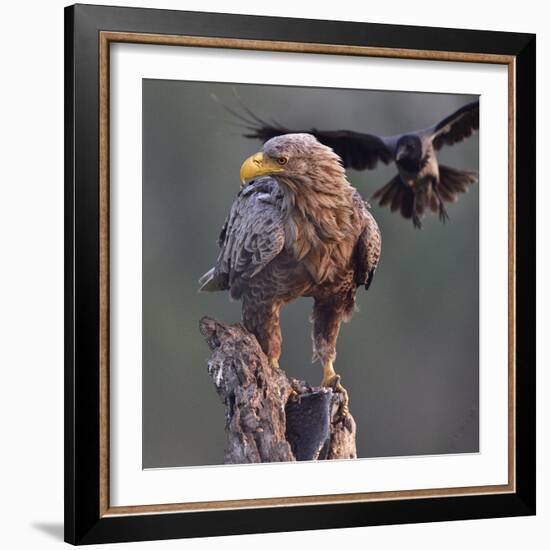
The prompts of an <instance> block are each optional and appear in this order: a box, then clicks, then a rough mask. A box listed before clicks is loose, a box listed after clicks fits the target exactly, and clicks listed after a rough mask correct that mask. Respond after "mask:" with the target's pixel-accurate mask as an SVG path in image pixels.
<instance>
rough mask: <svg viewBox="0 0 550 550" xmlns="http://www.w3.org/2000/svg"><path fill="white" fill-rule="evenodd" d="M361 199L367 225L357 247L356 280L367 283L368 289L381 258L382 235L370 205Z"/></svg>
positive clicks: (357, 282) (363, 283)
mask: <svg viewBox="0 0 550 550" xmlns="http://www.w3.org/2000/svg"><path fill="white" fill-rule="evenodd" d="M359 200H361V203H362V204H361V206H362V209H363V212H364V215H365V219H366V225H365V229H364V230H363V232H362V233H361V235H360V236H359V239H358V241H357V244H356V247H355V282H356V284H357V286H360V285H365V288H366V289H367V290H368V289H369V287H370V284H371V282H372V279H373V277H374V273H375V271H376V268H377V267H378V262H379V260H380V251H381V249H382V235H381V234H380V229H379V228H378V224H377V223H376V220H375V219H374V217H373V216H372V214H371V213H370V211H369V208H368V205H367V204H365V203H364V202H363V201H362V199H361V198H360V197H359Z"/></svg>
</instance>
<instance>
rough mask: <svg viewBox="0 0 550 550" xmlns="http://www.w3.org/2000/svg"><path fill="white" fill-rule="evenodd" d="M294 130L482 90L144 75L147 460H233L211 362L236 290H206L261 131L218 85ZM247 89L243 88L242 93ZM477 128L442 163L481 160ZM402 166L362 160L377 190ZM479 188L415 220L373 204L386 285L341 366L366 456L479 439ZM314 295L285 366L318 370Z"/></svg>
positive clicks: (398, 112) (294, 373) (372, 124)
mask: <svg viewBox="0 0 550 550" xmlns="http://www.w3.org/2000/svg"><path fill="white" fill-rule="evenodd" d="M212 94H214V95H215V96H216V97H217V98H218V99H219V101H220V102H221V103H222V104H224V105H227V106H229V107H231V108H233V109H236V110H239V108H240V107H239V101H242V102H243V104H244V105H246V106H247V107H249V108H250V109H251V110H252V111H253V112H255V113H257V114H258V115H260V116H261V117H263V118H267V119H270V118H274V119H276V120H278V121H279V122H281V123H282V124H285V125H287V126H289V127H291V128H296V129H307V128H310V127H317V128H322V129H342V128H346V129H353V130H358V131H366V132H371V133H376V134H380V135H391V134H395V133H402V132H405V131H407V130H413V129H418V128H424V127H427V126H431V125H432V124H434V123H435V122H437V121H439V120H440V119H442V118H443V117H444V116H446V115H448V114H450V113H451V112H452V111H453V110H455V109H457V108H458V107H460V106H462V105H464V104H466V103H468V102H470V101H473V100H474V98H473V97H471V96H464V95H447V94H427V93H411V92H406V93H404V92H381V91H365V90H342V89H330V88H305V87H283V86H262V85H243V84H236V85H231V84H216V83H202V82H181V81H161V80H144V81H143V467H144V468H154V467H175V466H191V465H206V464H221V463H222V462H223V449H224V445H225V433H224V422H225V420H224V407H223V405H222V404H221V402H220V400H219V398H218V396H217V394H216V392H215V389H214V385H213V383H212V381H211V379H210V377H209V375H208V373H207V368H206V362H207V359H208V357H209V355H210V354H209V350H208V348H207V346H206V344H205V342H204V341H203V339H202V337H201V336H200V334H199V331H198V321H199V319H200V318H201V317H202V316H203V315H211V316H214V317H216V318H218V319H220V320H224V321H228V322H238V321H239V320H240V303H238V302H233V303H232V302H230V301H229V298H228V295H227V293H216V294H198V292H197V287H198V285H197V280H198V279H199V277H200V276H201V275H202V274H203V273H204V272H205V271H207V270H208V269H209V268H210V267H212V265H213V264H214V262H215V259H216V256H217V254H218V248H217V244H216V242H217V237H218V233H219V230H220V228H221V226H222V223H223V221H224V219H225V217H226V215H227V212H228V210H229V208H230V206H231V203H232V201H233V199H234V197H235V195H236V193H237V192H238V189H239V168H240V165H241V163H242V161H243V160H244V159H245V158H246V157H248V156H249V155H251V154H252V153H254V152H255V151H257V150H258V149H259V148H260V146H261V144H260V143H259V142H257V141H251V140H247V139H245V138H243V137H242V136H241V133H242V130H241V129H240V128H239V127H238V126H237V125H236V124H235V122H236V119H235V118H234V117H232V116H231V115H230V114H228V113H227V112H226V110H225V109H224V108H223V106H222V105H221V104H220V103H219V102H217V101H215V100H214V99H213V97H212ZM237 96H238V98H240V99H238V98H237ZM478 149H479V145H478V137H477V134H476V135H474V136H473V137H472V138H471V139H469V140H467V141H465V142H463V143H460V144H458V145H455V146H454V147H447V148H444V149H443V150H442V151H441V152H440V153H439V160H440V162H441V163H443V164H448V165H450V166H453V167H456V168H461V169H468V170H474V171H477V169H478V162H479V159H478ZM395 171H396V168H395V166H389V167H386V166H380V167H379V168H378V169H376V170H374V171H367V172H356V171H353V170H351V171H349V172H348V178H349V180H350V182H351V183H352V185H354V186H355V187H356V188H357V189H358V190H359V191H360V193H361V194H362V195H363V197H364V198H365V199H368V197H370V196H371V195H372V193H373V192H374V191H375V190H376V189H378V187H380V186H381V185H383V184H384V183H386V182H387V181H388V180H389V179H390V178H391V177H393V175H394V173H395ZM478 199H479V196H478V186H477V185H475V186H474V187H473V188H472V189H471V190H470V192H469V193H467V194H465V195H463V196H462V197H461V198H460V200H459V201H458V202H457V203H455V204H452V205H450V206H448V211H449V214H450V222H448V223H447V224H446V225H442V224H441V223H439V221H438V220H437V218H436V217H435V216H432V215H430V216H427V217H426V218H425V219H424V228H423V230H421V231H418V230H415V229H414V228H413V226H412V223H411V222H410V221H406V220H404V219H402V218H401V217H400V216H399V215H397V214H395V213H394V214H392V213H390V212H389V210H388V209H387V208H378V207H376V206H375V205H373V208H372V211H373V214H374V216H375V218H376V220H377V221H378V224H379V225H380V228H381V231H382V240H383V246H382V257H381V262H380V266H379V269H378V271H377V273H376V276H375V278H374V281H373V284H372V286H371V289H370V290H369V291H368V292H365V291H364V290H363V289H359V292H358V300H357V301H358V306H359V309H360V311H359V312H357V313H356V314H355V315H354V317H353V319H352V321H351V322H350V323H348V324H345V325H343V327H342V331H341V334H340V337H339V340H338V357H337V360H336V364H335V366H336V370H337V372H339V373H340V374H341V375H342V382H343V384H344V385H345V386H346V388H347V389H348V391H349V394H350V407H351V412H352V414H353V416H354V417H355V420H356V422H357V426H358V429H357V451H358V456H359V457H383V456H396V455H400V456H404V455H418V454H442V453H463V452H477V451H478V449H479V430H478V420H479V418H478V416H479V399H478V397H479V396H478V370H479V369H478V334H479V332H478V290H479V286H478V274H479V266H478V251H479V249H478V237H479V224H478ZM311 306H312V301H311V299H307V298H303V299H301V300H298V301H296V302H294V303H292V304H290V305H289V306H288V307H287V308H286V309H284V310H283V313H282V330H283V355H282V357H281V366H282V367H283V368H284V369H285V371H286V372H287V374H288V375H289V376H290V377H295V378H302V379H306V380H308V381H309V382H310V383H312V384H318V383H319V382H320V380H321V377H322V376H321V374H322V373H321V370H322V369H321V366H320V365H319V364H318V363H316V364H312V363H311V338H310V330H311V325H310V323H309V320H308V319H309V315H310V312H311Z"/></svg>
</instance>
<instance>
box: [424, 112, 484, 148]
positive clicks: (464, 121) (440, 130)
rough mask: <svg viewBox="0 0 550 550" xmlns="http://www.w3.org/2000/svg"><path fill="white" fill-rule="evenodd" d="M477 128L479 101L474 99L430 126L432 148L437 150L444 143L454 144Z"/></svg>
mask: <svg viewBox="0 0 550 550" xmlns="http://www.w3.org/2000/svg"><path fill="white" fill-rule="evenodd" d="M477 129H479V101H474V102H473V103H469V104H468V105H464V107H461V108H460V109H458V111H455V112H454V113H453V114H452V115H449V116H448V117H445V118H444V119H443V120H442V121H441V122H438V123H437V124H436V125H435V126H434V127H433V128H430V129H429V133H430V134H431V135H432V144H433V146H434V148H435V149H437V150H439V149H441V148H442V147H443V146H444V145H454V144H455V143H458V142H460V141H462V140H463V139H466V138H468V137H470V136H471V135H472V133H473V131H474V130H477Z"/></svg>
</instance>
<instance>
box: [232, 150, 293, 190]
mask: <svg viewBox="0 0 550 550" xmlns="http://www.w3.org/2000/svg"><path fill="white" fill-rule="evenodd" d="M282 171H283V167H282V166H281V165H279V164H277V161H276V160H273V159H271V158H269V157H264V154H263V153H256V154H255V155H252V156H251V157H248V158H247V159H246V160H245V161H244V162H243V164H242V166H241V187H243V186H244V185H246V184H247V183H248V182H249V181H250V180H252V179H254V178H259V177H260V176H267V175H269V174H276V173H277V172H282Z"/></svg>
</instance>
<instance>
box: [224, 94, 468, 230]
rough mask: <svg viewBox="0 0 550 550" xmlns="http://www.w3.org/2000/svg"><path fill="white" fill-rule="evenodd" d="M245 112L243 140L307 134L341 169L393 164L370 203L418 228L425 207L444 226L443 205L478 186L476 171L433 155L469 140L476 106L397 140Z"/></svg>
mask: <svg viewBox="0 0 550 550" xmlns="http://www.w3.org/2000/svg"><path fill="white" fill-rule="evenodd" d="M245 111H246V113H247V114H248V117H249V118H244V117H242V116H240V118H241V119H242V120H245V121H246V122H247V124H248V126H247V128H248V133H246V134H244V136H245V137H247V138H253V139H260V140H262V141H264V142H265V141H267V140H269V139H271V138H272V137H275V136H280V135H284V134H291V133H297V132H298V133H308V134H311V135H313V136H314V137H315V138H316V139H317V140H318V141H319V142H320V143H322V144H323V145H327V146H328V147H330V148H331V149H333V151H334V152H335V153H336V154H337V155H338V156H339V157H340V158H341V159H342V163H343V166H344V168H353V169H355V170H372V169H373V168H375V167H376V165H377V163H378V161H381V162H383V163H384V164H390V163H391V162H395V164H396V166H397V174H396V175H395V176H394V177H393V178H392V179H391V180H390V181H389V182H388V183H387V184H386V185H384V186H383V187H381V188H380V189H378V190H377V191H376V192H375V193H374V195H373V196H372V198H373V199H374V200H377V201H378V204H379V205H380V206H389V207H390V209H391V210H392V212H393V211H396V210H399V211H400V213H401V215H402V216H403V217H404V218H406V219H412V222H413V225H414V227H416V228H421V227H422V223H421V217H422V216H423V214H424V212H425V211H426V209H427V208H429V209H430V210H431V211H432V212H438V213H439V219H440V221H441V222H443V223H445V221H446V220H447V219H448V218H449V216H448V214H447V210H446V208H445V202H455V201H456V200H457V198H458V195H459V194H460V193H463V192H465V191H467V190H468V189H469V187H470V186H471V185H473V184H474V183H475V182H476V181H477V174H476V173H474V172H469V171H464V170H457V169H456V168H451V167H449V166H444V165H442V164H439V162H438V160H437V156H436V151H439V150H440V149H441V148H442V147H443V146H444V145H454V144H455V143H458V142H460V141H462V140H464V139H466V138H468V137H470V136H471V135H472V133H473V131H474V130H477V129H479V101H474V102H473V103H469V104H467V105H464V106H463V107H461V108H460V109H458V110H457V111H455V112H454V113H452V114H451V115H449V116H447V117H445V118H444V119H443V120H441V121H440V122H438V123H437V124H435V125H434V126H431V127H429V128H425V129H422V130H414V131H412V132H407V133H404V134H399V135H395V136H377V135H374V134H367V133H362V132H355V131H353V130H318V129H316V128H312V129H310V130H291V129H289V128H286V127H285V126H282V125H280V124H276V123H273V124H271V123H268V122H265V121H264V120H262V119H261V118H260V117H258V116H257V115H255V114H254V113H253V112H252V111H250V110H249V109H246V108H245ZM232 113H233V114H235V115H236V116H239V114H238V113H235V112H234V111H232Z"/></svg>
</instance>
